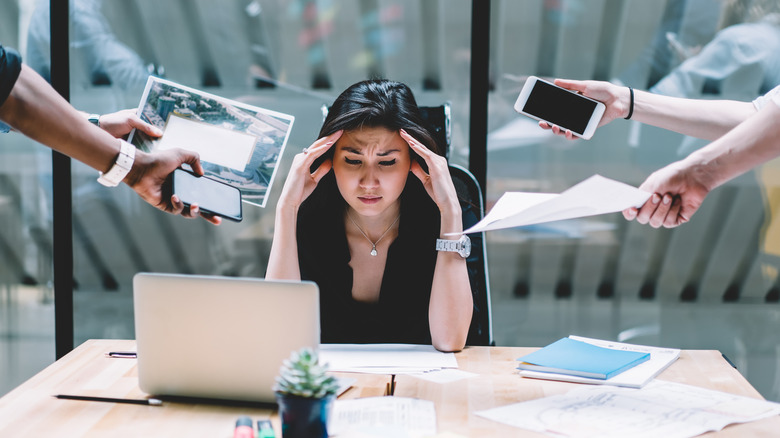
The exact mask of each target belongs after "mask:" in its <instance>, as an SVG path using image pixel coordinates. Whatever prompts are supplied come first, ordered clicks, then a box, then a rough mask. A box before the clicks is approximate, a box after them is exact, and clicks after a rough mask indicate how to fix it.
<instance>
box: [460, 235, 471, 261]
mask: <svg viewBox="0 0 780 438" xmlns="http://www.w3.org/2000/svg"><path fill="white" fill-rule="evenodd" d="M458 243H460V244H461V245H460V246H461V249H459V250H458V254H460V256H461V257H463V258H464V259H465V258H466V257H468V256H469V255H471V239H469V236H467V235H465V234H464V235H463V236H461V238H460V241H459V242H458Z"/></svg>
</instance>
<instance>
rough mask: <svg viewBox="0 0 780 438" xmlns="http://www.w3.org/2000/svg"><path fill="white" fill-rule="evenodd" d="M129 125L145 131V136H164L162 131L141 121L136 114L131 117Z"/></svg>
mask: <svg viewBox="0 0 780 438" xmlns="http://www.w3.org/2000/svg"><path fill="white" fill-rule="evenodd" d="M127 123H128V124H129V125H130V126H131V127H133V128H135V129H140V130H141V131H143V132H144V133H145V134H147V135H149V136H152V137H159V136H161V135H163V132H162V130H161V129H159V128H157V127H156V126H154V125H151V124H149V123H146V122H144V121H143V120H141V118H140V117H138V116H137V115H135V114H133V115H131V116H130V117H129V118H128V119H127Z"/></svg>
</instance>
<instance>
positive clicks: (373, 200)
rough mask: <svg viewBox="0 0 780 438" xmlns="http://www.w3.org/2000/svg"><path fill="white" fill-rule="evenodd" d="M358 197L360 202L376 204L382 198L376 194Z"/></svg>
mask: <svg viewBox="0 0 780 438" xmlns="http://www.w3.org/2000/svg"><path fill="white" fill-rule="evenodd" d="M358 199H360V202H362V203H364V204H376V203H377V202H379V201H380V200H381V199H382V197H381V196H374V195H365V196H358Z"/></svg>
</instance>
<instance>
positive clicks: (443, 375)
mask: <svg viewBox="0 0 780 438" xmlns="http://www.w3.org/2000/svg"><path fill="white" fill-rule="evenodd" d="M410 375H411V376H412V377H416V378H418V379H422V380H427V381H429V382H434V383H450V382H455V381H458V380H463V379H469V378H471V377H476V376H478V375H479V374H477V373H470V372H468V371H462V370H456V369H452V368H445V369H441V370H436V371H430V372H427V373H417V374H410Z"/></svg>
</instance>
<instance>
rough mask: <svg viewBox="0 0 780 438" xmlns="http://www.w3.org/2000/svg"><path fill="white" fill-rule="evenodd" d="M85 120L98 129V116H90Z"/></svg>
mask: <svg viewBox="0 0 780 438" xmlns="http://www.w3.org/2000/svg"><path fill="white" fill-rule="evenodd" d="M87 120H89V123H92V124H93V125H95V126H97V127H98V128H99V127H100V114H90V115H89V117H87Z"/></svg>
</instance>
